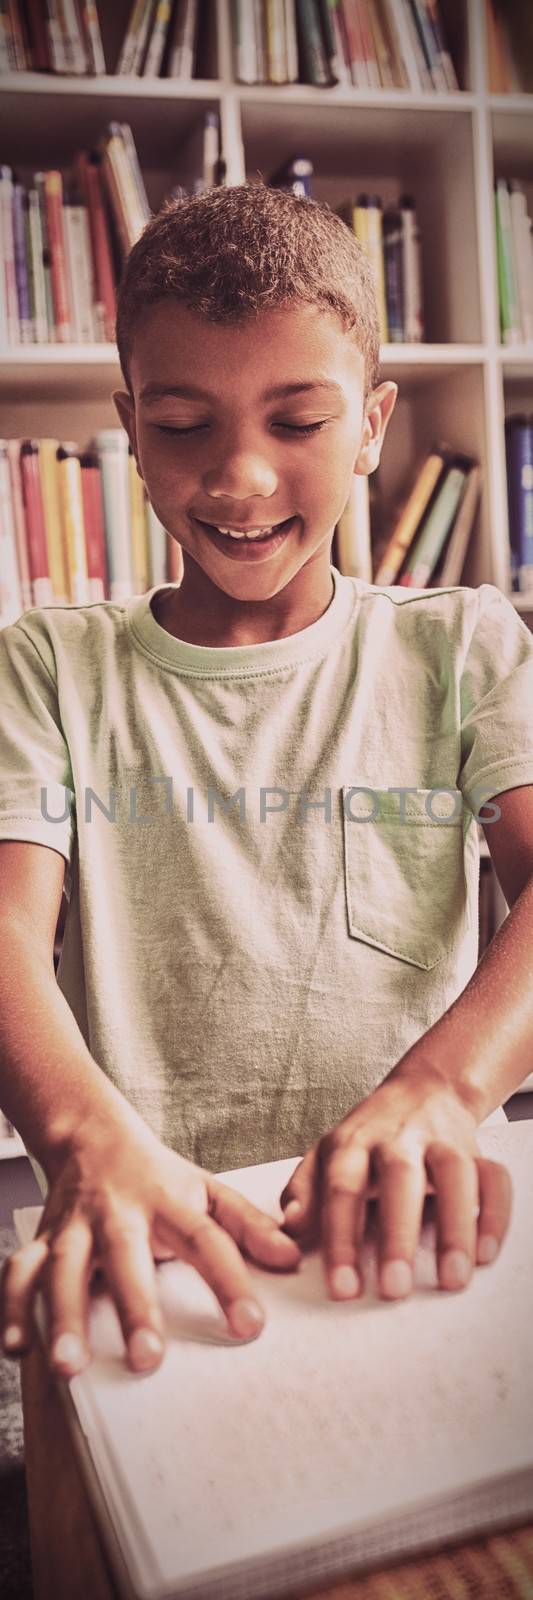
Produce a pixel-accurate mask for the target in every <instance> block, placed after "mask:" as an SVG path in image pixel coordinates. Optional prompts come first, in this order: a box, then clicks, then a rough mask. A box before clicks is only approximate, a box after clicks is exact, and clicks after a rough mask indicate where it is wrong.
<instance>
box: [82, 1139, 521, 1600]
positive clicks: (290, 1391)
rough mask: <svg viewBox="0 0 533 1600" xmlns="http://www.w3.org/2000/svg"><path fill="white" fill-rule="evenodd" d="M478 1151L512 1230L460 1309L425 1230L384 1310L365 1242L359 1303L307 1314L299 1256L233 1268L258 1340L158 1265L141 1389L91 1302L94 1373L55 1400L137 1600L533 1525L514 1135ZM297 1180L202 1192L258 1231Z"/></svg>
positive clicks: (221, 1597)
mask: <svg viewBox="0 0 533 1600" xmlns="http://www.w3.org/2000/svg"><path fill="white" fill-rule="evenodd" d="M478 1137H479V1145H480V1148H481V1150H482V1152H483V1154H485V1155H486V1156H489V1157H492V1158H493V1159H496V1160H501V1161H503V1162H504V1163H505V1164H506V1165H507V1166H508V1168H509V1170H510V1172H511V1175H512V1178H513V1187H514V1210H513V1217H512V1222H511V1225H510V1230H509V1233H508V1236H507V1239H506V1241H505V1243H504V1245H503V1247H502V1250H501V1253H500V1256H499V1258H498V1260H497V1261H496V1262H495V1263H494V1264H493V1265H491V1266H490V1267H485V1268H478V1269H477V1270H476V1272H475V1274H474V1277H473V1279H472V1281H471V1283H470V1285H469V1287H468V1289H467V1290H466V1291H464V1292H461V1293H458V1294H447V1293H443V1292H442V1291H440V1290H438V1289H437V1287H436V1269H435V1257H434V1233H433V1228H432V1226H431V1225H427V1226H426V1227H425V1228H424V1231H423V1234H422V1237H421V1241H420V1245H419V1248H418V1252H417V1259H416V1274H415V1278H416V1290H415V1292H414V1293H413V1295H412V1296H411V1297H410V1298H409V1299H408V1300H406V1301H404V1302H400V1303H396V1304H391V1303H386V1302H384V1301H382V1300H380V1299H379V1297H378V1296H377V1293H376V1281H377V1280H376V1262H375V1255H374V1247H373V1244H372V1240H371V1239H367V1241H366V1243H365V1246H364V1275H365V1281H366V1286H367V1292H366V1295H365V1297H364V1299H362V1300H360V1301H358V1302H352V1303H345V1304H342V1305H339V1304H338V1303H334V1302H332V1301H329V1300H328V1299H327V1296H326V1292H325V1287H324V1280H323V1274H322V1266H321V1262H320V1258H319V1256H318V1255H317V1254H314V1255H310V1256H306V1257H304V1259H303V1261H302V1264H301V1266H300V1268H299V1270H298V1271H297V1272H296V1273H290V1274H271V1273H267V1272H264V1271H262V1270H260V1269H258V1268H254V1267H250V1272H251V1276H252V1278H253V1279H254V1281H255V1284H256V1288H257V1292H258V1294H259V1295H260V1297H261V1300H262V1302H263V1304H264V1306H265V1309H266V1312H267V1318H268V1320H267V1324H266V1327H265V1329H264V1331H263V1333H262V1334H261V1335H260V1337H259V1338H258V1339H256V1340H253V1341H250V1342H249V1343H246V1344H241V1343H237V1344H235V1343H234V1342H233V1341H231V1340H228V1338H227V1335H226V1332H225V1327H226V1325H225V1320H224V1318H223V1316H222V1313H221V1312H219V1309H218V1306H217V1302H216V1301H215V1300H214V1297H213V1295H212V1294H211V1291H210V1290H209V1289H208V1288H207V1286H206V1285H205V1283H204V1282H203V1280H202V1279H200V1277H199V1276H198V1274H197V1273H196V1272H195V1271H194V1269H193V1268H191V1267H189V1266H187V1265H185V1264H184V1263H179V1262H174V1263H168V1264H165V1265H163V1266H161V1267H160V1268H159V1269H158V1281H159V1286H160V1292H161V1300H162V1303H163V1306H164V1310H165V1315H166V1321H167V1327H168V1331H169V1344H168V1350H167V1353H166V1356H165V1359H164V1362H163V1365H162V1367H161V1368H160V1369H159V1371H158V1372H156V1373H154V1374H153V1375H152V1376H150V1377H145V1378H138V1377H135V1376H133V1375H132V1374H130V1373H129V1372H128V1371H127V1369H126V1368H125V1366H124V1364H123V1358H122V1342H121V1336H120V1332H119V1327H118V1321H117V1318H116V1314H115V1312H114V1310H113V1307H112V1306H111V1303H110V1302H109V1300H108V1299H107V1298H106V1297H99V1298H98V1299H97V1300H96V1301H95V1302H94V1303H93V1305H92V1311H91V1340H92V1346H93V1349H94V1352H95V1356H94V1359H93V1362H92V1364H91V1366H90V1367H89V1368H88V1369H87V1371H86V1372H85V1373H83V1374H81V1375H80V1377H78V1378H75V1379H74V1380H72V1382H71V1383H70V1385H69V1389H70V1395H71V1398H72V1400H73V1403H74V1406H75V1408H76V1412H77V1414H78V1417H79V1420H80V1422H81V1427H82V1429H83V1431H84V1434H85V1436H86V1441H87V1444H88V1448H89V1450H90V1455H91V1458H92V1462H93V1465H94V1468H95V1470H96V1474H97V1477H98V1480H99V1484H100V1489H101V1491H102V1494H103V1497H104V1499H105V1502H106V1506H107V1513H108V1515H109V1517H110V1519H111V1522H112V1525H113V1528H114V1530H115V1533H116V1535H117V1537H118V1540H119V1544H120V1547H121V1549H122V1551H123V1554H124V1557H125V1561H126V1565H127V1568H128V1570H129V1573H130V1577H131V1582H132V1586H133V1589H134V1592H135V1594H136V1595H139V1596H142V1597H143V1600H145V1597H146V1600H148V1597H150V1600H155V1597H158V1600H159V1597H161V1596H166V1597H169V1596H174V1597H178V1596H179V1597H180V1600H181V1597H184V1596H185V1597H186V1596H190V1597H192V1596H193V1595H194V1596H197V1597H198V1596H202V1597H203V1600H211V1597H212V1596H213V1597H215V1596H216V1597H218V1600H258V1597H260V1596H264V1597H265V1600H266V1597H268V1600H270V1597H273V1596H275V1595H283V1594H287V1593H289V1592H290V1591H291V1589H293V1588H294V1587H295V1586H296V1584H297V1583H304V1582H307V1584H308V1585H310V1584H312V1583H318V1582H319V1581H321V1580H324V1581H326V1580H327V1579H328V1578H331V1579H333V1578H334V1577H336V1576H338V1575H339V1574H340V1573H342V1572H343V1571H346V1570H349V1569H350V1568H351V1569H352V1570H353V1569H354V1568H356V1567H357V1564H358V1563H359V1564H363V1563H364V1562H368V1561H373V1560H379V1559H380V1558H381V1559H385V1558H386V1557H390V1556H391V1555H394V1554H397V1553H399V1552H402V1551H408V1550H410V1551H413V1550H416V1549H422V1548H429V1547H430V1546H431V1544H432V1543H435V1542H438V1541H444V1540H446V1539H447V1538H451V1537H453V1536H454V1535H455V1536H457V1535H458V1534H459V1535H460V1534H463V1535H464V1534H467V1533H469V1532H473V1531H481V1530H482V1529H483V1528H484V1527H487V1526H491V1527H494V1526H497V1525H498V1524H500V1525H503V1524H505V1523H509V1522H510V1521H512V1520H516V1521H518V1520H520V1519H521V1520H526V1519H527V1517H528V1515H530V1514H533V1361H532V1349H533V1347H532V1333H531V1330H532V1327H533V1274H532V1270H531V1269H532V1255H533V1246H532V1240H533V1228H532V1219H533V1123H523V1122H522V1123H510V1124H507V1125H505V1126H504V1125H503V1124H502V1126H498V1127H496V1126H493V1127H488V1128H484V1129H482V1130H481V1131H480V1133H479V1136H478ZM295 1165H296V1161H294V1160H289V1161H281V1162H274V1163H272V1164H270V1165H265V1166H262V1167H256V1168H247V1169H244V1170H243V1171H241V1172H235V1173H229V1174H223V1175H221V1176H223V1178H224V1181H226V1182H228V1183H230V1184H232V1185H233V1187H235V1188H236V1189H239V1190H240V1191H241V1192H242V1193H243V1194H246V1195H247V1196H248V1197H249V1198H250V1199H253V1200H254V1202H255V1203H256V1204H258V1205H260V1206H261V1207H262V1208H264V1209H265V1210H268V1211H270V1212H271V1214H273V1215H278V1197H279V1194H280V1191H281V1189H282V1187H283V1184H284V1183H285V1182H286V1181H287V1178H288V1177H289V1176H290V1173H291V1171H292V1170H293V1168H294V1166H295Z"/></svg>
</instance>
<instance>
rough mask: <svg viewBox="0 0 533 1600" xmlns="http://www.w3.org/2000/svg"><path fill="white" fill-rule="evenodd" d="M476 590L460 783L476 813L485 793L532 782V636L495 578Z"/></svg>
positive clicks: (465, 674) (465, 673)
mask: <svg viewBox="0 0 533 1600" xmlns="http://www.w3.org/2000/svg"><path fill="white" fill-rule="evenodd" d="M475 593H476V595H477V611H476V618H475V623H474V628H473V631H472V633H471V635H470V640H469V643H468V648H467V651H466V655H465V659H464V664H463V670H462V673H461V686H460V696H461V771H460V776H459V788H460V789H461V790H462V793H463V796H464V799H465V801H466V804H467V805H468V806H469V807H470V809H471V810H472V811H473V812H474V813H477V812H478V811H479V810H480V808H482V805H483V799H485V800H489V799H490V797H491V796H492V795H496V794H501V793H503V792H504V790H505V789H515V788H517V787H518V786H519V785H520V784H525V783H533V639H532V637H531V634H530V632H529V629H528V628H527V627H526V624H525V623H524V622H523V621H522V619H521V617H519V616H518V613H517V612H516V611H515V608H514V606H513V604H512V601H511V600H508V599H507V597H506V595H504V594H502V592H501V590H500V589H497V588H496V586H495V585H494V584H491V583H482V584H481V585H480V587H479V589H477V590H476V591H475ZM481 820H482V818H481Z"/></svg>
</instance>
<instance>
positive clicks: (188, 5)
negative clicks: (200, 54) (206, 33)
mask: <svg viewBox="0 0 533 1600" xmlns="http://www.w3.org/2000/svg"><path fill="white" fill-rule="evenodd" d="M198 21H199V6H198V0H177V3H176V7H175V10H174V14H173V17H172V19H171V23H170V32H169V47H168V62H167V71H166V75H167V77H168V78H180V79H181V80H182V82H189V81H190V79H191V78H194V74H195V67H196V49H197V39H198Z"/></svg>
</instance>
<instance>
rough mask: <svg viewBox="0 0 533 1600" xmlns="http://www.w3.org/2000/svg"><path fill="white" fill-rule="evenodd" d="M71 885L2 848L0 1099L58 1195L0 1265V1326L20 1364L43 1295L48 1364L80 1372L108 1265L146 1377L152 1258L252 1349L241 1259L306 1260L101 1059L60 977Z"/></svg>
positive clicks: (153, 1321)
mask: <svg viewBox="0 0 533 1600" xmlns="http://www.w3.org/2000/svg"><path fill="white" fill-rule="evenodd" d="M63 876H64V861H63V858H62V857H61V856H60V855H59V854H58V852H57V851H54V850H51V849H48V848H43V846H42V845H35V844H26V843H17V842H14V841H7V842H6V841H4V842H2V843H1V844H0V905H1V907H2V909H1V912H0V950H1V952H2V954H1V959H0V1104H2V1107H3V1108H5V1110H6V1112H7V1115H8V1116H9V1118H10V1119H11V1121H12V1122H14V1124H15V1126H16V1127H17V1128H18V1130H19V1131H20V1133H21V1135H22V1138H23V1139H24V1140H25V1142H26V1144H27V1146H28V1147H29V1149H30V1150H31V1151H32V1154H34V1155H35V1156H36V1157H37V1159H38V1160H39V1161H40V1163H41V1165H42V1167H43V1169H44V1171H45V1173H46V1176H47V1179H48V1182H49V1186H50V1187H49V1193H48V1196H47V1200H46V1204H45V1208H44V1212H43V1216H42V1219H41V1224H40V1228H39V1234H38V1237H37V1239H36V1240H35V1241H34V1242H33V1243H32V1244H30V1245H27V1246H26V1247H25V1248H24V1249H22V1250H20V1251H18V1252H17V1253H16V1254H15V1255H14V1256H13V1257H12V1258H11V1260H10V1261H9V1262H8V1263H7V1265H6V1268H5V1270H4V1274H3V1279H2V1306H1V1311H0V1328H1V1330H2V1337H3V1342H4V1349H5V1351H6V1354H9V1355H20V1354H21V1353H22V1352H23V1350H24V1349H25V1348H27V1346H28V1344H29V1343H30V1342H31V1337H32V1330H31V1303H32V1298H33V1294H34V1292H35V1289H36V1288H37V1287H40V1288H43V1290H44V1293H45V1297H46V1300H47V1309H48V1328H49V1345H50V1359H51V1362H52V1365H53V1366H55V1367H56V1368H57V1370H58V1371H60V1372H61V1373H62V1374H63V1375H65V1376H69V1377H70V1376H71V1375H72V1374H73V1373H74V1372H76V1371H79V1370H80V1369H81V1367H83V1366H84V1365H85V1364H86V1362H87V1360H88V1359H89V1350H88V1344H87V1295H88V1286H89V1281H90V1277H91V1272H92V1269H93V1268H94V1266H95V1265H97V1264H98V1265H101V1266H102V1267H103V1270H104V1272H105V1275H106V1279H107V1285H108V1288H109V1291H110V1293H111V1294H112V1296H113V1298H114V1300H115V1303H116V1308H117V1311H118V1314H119V1318H120V1322H121V1326H122V1331H123V1335H124V1340H125V1344H126V1348H127V1353H128V1360H129V1363H130V1365H131V1366H132V1367H133V1369H134V1370H136V1371H147V1370H150V1369H151V1368H153V1367H154V1366H156V1365H157V1364H158V1363H159V1361H160V1360H161V1357H162V1354H163V1348H164V1330H163V1326H162V1318H161V1312H160V1307H159V1301H158V1296H157V1291H156V1281H155V1271H154V1255H155V1256H156V1257H157V1256H158V1255H159V1256H160V1257H164V1256H167V1257H168V1256H177V1257H178V1258H179V1259H181V1260H185V1261H188V1262H189V1263H190V1264H191V1265H192V1266H194V1267H196V1268H197V1270H198V1271H199V1272H200V1273H201V1275H202V1277H204V1278H205V1279H206V1282H207V1283H208V1284H209V1286H210V1288H211V1289H212V1290H213V1294H214V1295H215V1296H216V1297H217V1299H218V1300H219V1302H220V1305H221V1306H222V1308H223V1310H224V1312H225V1313H226V1316H227V1318H228V1321H229V1323H230V1328H231V1332H232V1333H233V1334H234V1335H235V1337H236V1338H242V1337H245V1338H250V1337H252V1336H253V1335H256V1334H257V1333H258V1332H259V1331H260V1328H261V1327H262V1324H263V1320H264V1317H263V1312H262V1310H261V1307H260V1306H259V1304H258V1302H257V1299H256V1296H255V1294H254V1291H253V1288H252V1284H251V1281H250V1278H249V1274H248V1272H247V1269H246V1266H245V1263H244V1261H243V1259H242V1256H241V1249H242V1250H243V1251H244V1250H246V1251H247V1253H248V1254H249V1255H250V1257H251V1258H252V1259H253V1260H255V1261H257V1262H258V1263H260V1264H261V1265H263V1266H268V1267H270V1268H276V1267H277V1268H278V1269H282V1268H285V1269H287V1268H291V1267H294V1266H295V1265H296V1263H297V1261H298V1259H299V1250H298V1248H297V1246H296V1245H295V1244H294V1243H293V1242H292V1241H290V1240H288V1239H287V1237H286V1235H284V1234H283V1233H282V1232H281V1230H280V1228H279V1225H278V1224H277V1223H276V1222H275V1221H274V1220H273V1219H272V1218H271V1217H267V1216H266V1215H265V1214H264V1213H263V1212H261V1211H259V1210H258V1209H257V1208H256V1207H255V1206H253V1205H251V1204H250V1203H249V1202H248V1201H246V1200H244V1199H243V1198H242V1197H241V1196H240V1195H237V1194H236V1193H235V1192H234V1191H233V1190H232V1189H229V1188H228V1187H227V1186H226V1185H225V1184H221V1183H219V1182H218V1180H217V1179H216V1178H215V1177H213V1176H212V1174H211V1173H206V1172H204V1171H203V1170H202V1169H201V1168H200V1167H197V1166H195V1165H194V1164H193V1163H192V1162H189V1161H186V1160H184V1159H183V1158H182V1157H180V1156H178V1155H176V1154H175V1153H174V1151H172V1150H169V1149H167V1148H166V1147H165V1146H164V1145H162V1144H161V1143H160V1141H159V1140H158V1139H156V1137H155V1135H154V1134H152V1132H151V1130H150V1129H149V1128H148V1126H147V1125H146V1123H145V1122H144V1121H143V1120H142V1118H141V1117H139V1116H138V1115H137V1112H135V1111H134V1109H133V1107H131V1106H130V1105H129V1104H128V1103H127V1101H126V1100H125V1099H124V1097H123V1096H122V1095H121V1094H120V1093H119V1092H118V1090H116V1089H115V1088H114V1087H113V1085H112V1084H111V1083H110V1082H109V1080H108V1079H107V1078H106V1076H105V1074H104V1073H103V1072H102V1070H101V1068H100V1067H99V1066H98V1064H97V1062H96V1061H94V1059H93V1057H92V1056H91V1054H90V1051H89V1050H88V1049H87V1046H86V1044H85V1041H84V1039H83V1037H82V1035H81V1033H80V1030H79V1028H78V1026H77V1023H76V1021H75V1019H74V1017H73V1015H72V1012H71V1011H70V1008H69V1006H68V1004H67V1002H66V1000H65V998H64V996H63V995H62V993H61V991H60V989H59V987H58V985H57V983H56V978H55V972H54V964H53V949H54V935H55V929H56V926H57V918H58V913H59V906H60V903H61V892H62V885H63ZM239 1246H240V1247H241V1249H239Z"/></svg>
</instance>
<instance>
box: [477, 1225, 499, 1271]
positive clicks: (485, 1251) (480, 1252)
mask: <svg viewBox="0 0 533 1600" xmlns="http://www.w3.org/2000/svg"><path fill="white" fill-rule="evenodd" d="M499 1248H500V1246H499V1244H498V1240H497V1239H495V1238H494V1235H493V1234H492V1233H482V1234H480V1237H479V1239H478V1245H477V1259H478V1262H479V1265H480V1267H488V1264H489V1261H494V1257H495V1256H497V1254H498V1250H499Z"/></svg>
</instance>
